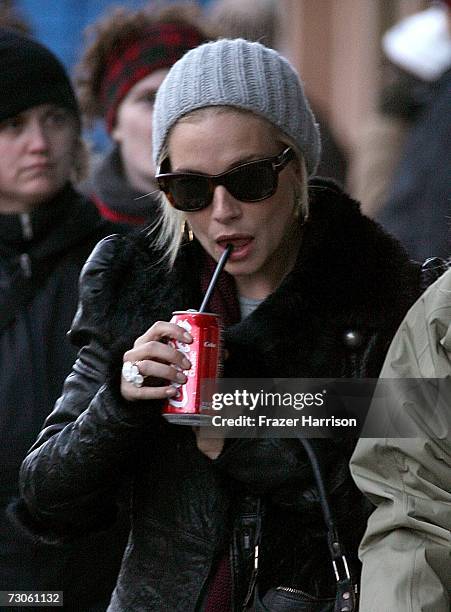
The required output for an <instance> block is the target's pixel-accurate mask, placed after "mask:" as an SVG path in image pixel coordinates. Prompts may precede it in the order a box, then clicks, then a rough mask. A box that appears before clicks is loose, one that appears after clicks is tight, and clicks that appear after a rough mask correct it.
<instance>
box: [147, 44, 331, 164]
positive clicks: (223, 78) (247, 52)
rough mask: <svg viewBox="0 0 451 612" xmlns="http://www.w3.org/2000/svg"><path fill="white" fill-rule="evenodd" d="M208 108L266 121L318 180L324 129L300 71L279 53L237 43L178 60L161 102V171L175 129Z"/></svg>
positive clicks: (156, 137) (157, 143) (156, 150)
mask: <svg viewBox="0 0 451 612" xmlns="http://www.w3.org/2000/svg"><path fill="white" fill-rule="evenodd" d="M206 106H231V107H236V108H242V109H245V110H248V111H251V112H253V113H255V114H257V115H260V116H262V117H264V118H265V119H267V120H268V121H269V122H270V123H272V124H273V125H275V126H277V127H278V128H279V129H280V130H282V132H284V133H285V134H286V135H287V136H289V137H291V138H292V139H293V141H294V142H295V143H296V144H297V146H298V147H299V149H300V151H301V152H302V154H303V156H304V159H305V163H306V166H307V172H308V174H309V176H311V175H312V174H314V172H315V170H316V167H317V165H318V162H319V158H320V154H321V141H320V135H319V129H318V125H317V124H316V123H315V117H314V116H313V113H312V111H311V109H310V105H309V103H308V101H307V98H306V97H305V94H304V89H303V86H302V83H301V81H300V79H299V77H298V75H297V73H296V71H295V70H294V68H293V67H292V66H291V64H290V63H289V62H288V61H287V60H286V59H285V58H284V57H282V56H281V55H279V53H277V51H274V50H273V49H269V48H267V47H265V46H263V45H261V44H260V43H257V42H248V41H246V40H243V39H242V38H237V39H235V40H219V41H216V42H211V43H206V44H204V45H201V46H199V47H196V48H195V49H192V50H191V51H188V53H186V54H185V55H184V56H183V57H182V58H181V59H180V60H178V62H176V63H175V64H174V65H173V66H172V68H171V69H170V71H169V73H168V75H167V76H166V78H165V80H164V81H163V83H162V84H161V86H160V88H159V90H158V93H157V97H156V101H155V106H154V111H153V136H152V139H153V158H154V161H155V165H157V163H158V161H159V158H160V154H161V150H162V148H163V146H164V144H165V141H166V138H167V136H168V133H169V130H170V129H171V127H172V126H173V125H174V124H175V123H176V122H177V121H178V120H179V119H180V117H182V116H183V115H186V114H188V113H190V112H191V111H193V110H195V109H198V108H203V107H206Z"/></svg>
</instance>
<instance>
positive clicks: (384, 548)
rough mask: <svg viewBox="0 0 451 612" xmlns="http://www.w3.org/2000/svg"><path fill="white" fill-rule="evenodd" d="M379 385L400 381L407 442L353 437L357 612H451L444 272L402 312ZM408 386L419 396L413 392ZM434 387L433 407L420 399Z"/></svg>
mask: <svg viewBox="0 0 451 612" xmlns="http://www.w3.org/2000/svg"><path fill="white" fill-rule="evenodd" d="M381 379H396V380H397V381H398V386H397V397H396V399H397V402H396V406H397V408H396V409H397V410H399V409H401V410H400V412H401V414H402V421H403V426H406V425H407V426H409V427H412V431H413V434H410V436H411V437H387V438H361V439H360V440H359V443H358V444H357V447H356V449H355V452H354V455H353V457H352V459H351V472H352V475H353V478H354V480H355V482H356V484H357V486H358V487H359V488H360V489H361V491H362V492H363V493H365V495H367V496H368V497H369V499H370V500H371V501H372V503H373V504H374V505H375V506H376V509H375V510H374V512H373V514H372V515H371V517H370V519H369V521H368V526H367V530H366V533H365V535H364V538H363V540H362V543H361V546H360V558H361V560H362V562H363V573H362V583H361V602H360V609H361V610H362V611H363V612H450V610H451V397H450V395H451V394H450V388H451V270H448V271H447V272H446V273H445V274H443V276H441V277H440V278H439V279H438V280H437V281H436V282H435V283H434V284H433V285H431V286H430V287H429V289H428V290H427V291H426V292H425V293H424V294H423V295H422V296H421V298H420V299H419V300H418V301H417V302H416V303H415V304H414V305H413V306H412V308H411V309H410V310H409V312H408V313H407V315H406V317H405V319H404V321H403V322H402V324H401V326H400V328H399V330H398V332H397V334H396V336H395V337H394V339H393V342H392V344H391V347H390V350H389V352H388V354H387V358H386V360H385V364H384V367H383V369H382V372H381ZM400 379H402V382H399V381H400ZM406 379H409V380H408V382H409V384H405V383H406ZM384 382H392V381H382V383H381V384H384ZM393 382H394V381H393ZM412 383H413V384H415V385H416V386H417V390H418V389H421V393H417V392H416V393H413V394H412V393H411V391H412ZM438 388H440V391H439V393H437V392H436V393H435V395H434V402H431V403H429V402H428V401H421V400H425V398H426V399H430V397H431V395H429V393H430V390H431V389H435V391H437V389H438ZM393 404H394V403H393ZM371 410H373V405H372V407H371ZM373 416H374V413H373ZM379 416H380V415H379V413H378V414H377V418H379ZM398 416H399V415H398ZM388 435H390V436H393V430H391V431H390V433H389V434H388ZM402 435H406V434H405V432H404V433H403V434H402ZM413 436H414V437H413Z"/></svg>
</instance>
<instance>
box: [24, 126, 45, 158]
mask: <svg viewBox="0 0 451 612" xmlns="http://www.w3.org/2000/svg"><path fill="white" fill-rule="evenodd" d="M27 136H28V148H29V151H30V152H32V153H45V152H47V150H48V148H49V140H48V134H47V131H46V129H45V126H44V125H42V123H41V122H40V121H32V122H30V124H29V125H28V130H27Z"/></svg>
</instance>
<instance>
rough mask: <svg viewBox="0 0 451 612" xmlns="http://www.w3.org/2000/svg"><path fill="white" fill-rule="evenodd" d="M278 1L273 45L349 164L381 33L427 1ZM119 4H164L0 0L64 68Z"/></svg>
mask: <svg viewBox="0 0 451 612" xmlns="http://www.w3.org/2000/svg"><path fill="white" fill-rule="evenodd" d="M170 1H171V0H166V2H170ZM210 1H211V0H197V2H196V1H194V0H193V3H194V4H197V5H199V7H200V8H201V9H205V8H208V5H209V3H210ZM278 1H279V4H280V8H281V14H282V22H281V26H280V28H279V30H280V31H279V33H278V37H277V39H278V44H277V47H278V48H279V49H280V50H281V51H282V52H283V53H284V54H285V55H286V56H287V57H288V58H289V59H290V60H291V61H292V62H293V64H294V65H295V66H296V68H297V69H298V70H299V72H300V74H301V75H302V77H303V79H304V81H305V83H306V87H307V91H308V94H309V96H310V97H311V98H312V100H313V101H314V103H315V105H316V106H317V107H318V108H319V109H321V111H322V113H323V114H324V116H325V118H326V119H327V121H328V122H329V125H330V127H331V128H332V130H333V132H334V134H335V136H336V138H337V140H338V142H339V143H340V144H341V145H342V146H343V147H344V149H345V151H346V152H347V153H348V155H349V157H350V159H351V161H352V153H353V145H354V142H355V140H356V138H358V135H359V133H360V128H361V125H362V122H364V121H365V119H366V118H367V117H368V114H369V113H370V112H371V110H372V109H373V107H374V105H375V101H376V99H377V94H378V91H379V89H380V87H381V81H382V68H381V66H382V52H381V48H380V40H381V36H382V34H383V32H385V31H386V30H387V29H388V28H389V27H390V26H391V25H393V24H394V23H395V22H397V21H399V19H401V18H402V17H404V16H407V15H409V14H412V13H415V12H416V11H418V10H421V9H423V8H426V7H427V6H429V5H430V4H431V3H430V2H429V1H428V0H278ZM243 2H244V3H245V2H246V0H243ZM118 4H121V5H123V6H129V7H131V8H134V7H142V6H146V5H147V6H149V5H150V6H152V4H158V5H161V4H164V1H163V2H162V1H161V0H158V2H156V1H154V2H152V0H124V1H122V2H112V1H111V0H58V2H54V1H53V0H0V7H1V6H2V5H3V6H4V7H5V6H11V7H15V8H16V10H17V11H18V13H19V14H20V15H21V16H22V17H23V18H24V19H25V21H26V22H27V23H28V24H29V26H30V29H31V31H32V32H33V33H34V35H35V36H36V37H37V38H38V39H40V40H41V41H42V42H44V43H45V44H47V45H48V46H49V47H50V48H51V49H52V50H53V51H54V52H55V53H56V54H57V55H58V56H59V57H60V58H61V59H62V61H63V62H64V63H65V65H66V66H67V67H68V68H69V69H72V68H73V66H74V64H75V63H76V62H77V59H78V55H79V51H80V48H81V46H82V44H83V38H82V32H83V30H84V28H85V27H86V25H88V24H89V23H90V22H91V21H92V20H94V19H95V18H96V17H97V16H98V15H100V14H101V13H103V12H104V11H105V10H106V9H107V8H108V7H109V6H112V5H118ZM350 180H351V181H352V176H351V179H350ZM349 186H350V187H351V188H352V185H349Z"/></svg>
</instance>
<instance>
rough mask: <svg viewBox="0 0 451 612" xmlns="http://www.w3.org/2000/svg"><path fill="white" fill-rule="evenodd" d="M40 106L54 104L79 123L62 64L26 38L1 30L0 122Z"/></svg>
mask: <svg viewBox="0 0 451 612" xmlns="http://www.w3.org/2000/svg"><path fill="white" fill-rule="evenodd" d="M40 104H56V105H57V106H61V107H62V108H66V109H68V110H69V111H71V112H72V113H73V114H74V115H75V116H76V117H77V119H79V111H78V105H77V101H76V98H75V94H74V90H73V89H72V85H71V83H70V81H69V78H68V76H67V74H66V71H65V70H64V68H63V66H62V64H61V63H60V62H59V61H58V60H57V59H56V57H55V56H54V55H53V53H51V52H50V51H49V50H48V49H47V48H46V47H44V46H43V45H41V44H40V43H38V42H36V41H35V40H33V39H31V38H29V37H28V36H26V35H25V34H21V33H19V32H15V31H14V32H13V31H12V30H7V29H4V28H0V121H3V120H4V119H8V118H9V117H14V116H15V115H18V114H19V113H21V112H23V111H26V110H28V109H29V108H32V107H34V106H39V105H40Z"/></svg>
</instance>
